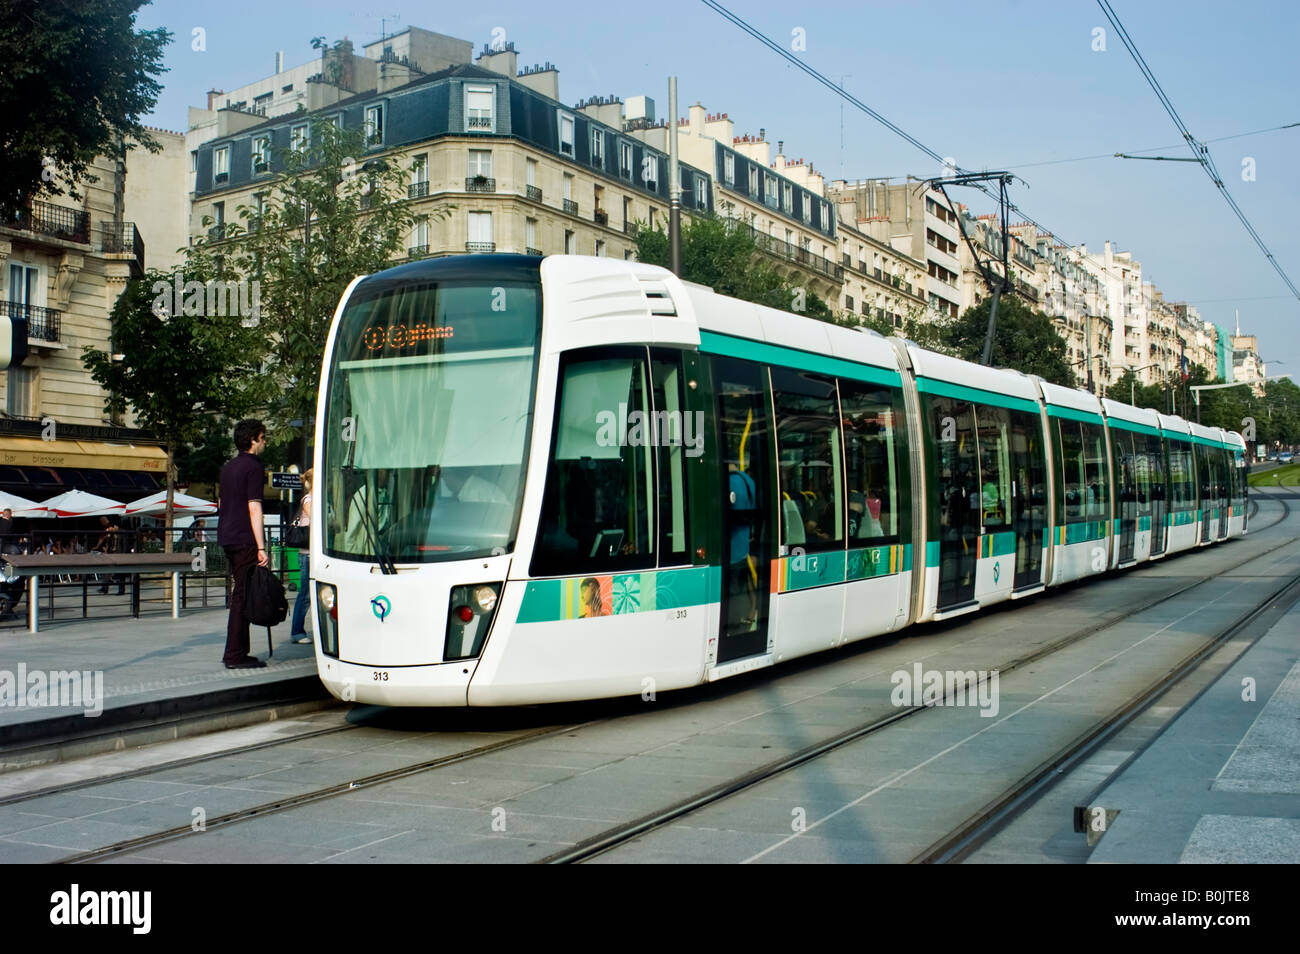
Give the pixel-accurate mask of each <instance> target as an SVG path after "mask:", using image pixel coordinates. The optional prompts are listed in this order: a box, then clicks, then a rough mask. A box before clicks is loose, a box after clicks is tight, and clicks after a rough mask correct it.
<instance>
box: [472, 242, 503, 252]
mask: <svg viewBox="0 0 1300 954" xmlns="http://www.w3.org/2000/svg"><path fill="white" fill-rule="evenodd" d="M496 250H497V243H496V242H466V243H465V251H467V252H495V251H496Z"/></svg>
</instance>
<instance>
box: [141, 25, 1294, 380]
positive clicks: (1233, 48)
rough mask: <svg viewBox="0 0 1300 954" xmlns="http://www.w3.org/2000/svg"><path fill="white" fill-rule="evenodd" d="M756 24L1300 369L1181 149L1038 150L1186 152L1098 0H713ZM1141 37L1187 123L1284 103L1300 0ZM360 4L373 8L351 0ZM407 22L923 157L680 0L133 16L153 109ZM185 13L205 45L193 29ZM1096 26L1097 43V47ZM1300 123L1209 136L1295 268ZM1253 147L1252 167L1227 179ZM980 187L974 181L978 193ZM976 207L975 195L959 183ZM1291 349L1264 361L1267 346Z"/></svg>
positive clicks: (1260, 269)
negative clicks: (163, 39) (325, 45)
mask: <svg viewBox="0 0 1300 954" xmlns="http://www.w3.org/2000/svg"><path fill="white" fill-rule="evenodd" d="M723 5H724V6H726V7H727V8H728V9H730V10H731V11H732V12H733V13H735V14H737V15H739V16H740V17H742V18H744V19H745V20H747V21H748V22H749V23H750V24H751V25H752V26H754V27H755V28H757V29H759V30H761V31H762V32H764V33H766V34H767V35H768V36H770V37H772V38H773V39H775V40H777V41H778V42H784V43H786V44H789V43H790V42H791V38H792V34H793V31H794V30H795V29H796V28H802V30H803V31H804V35H805V37H806V50H805V51H803V52H801V53H799V55H800V56H801V57H803V58H804V59H805V61H806V62H807V63H809V64H810V65H811V66H813V67H815V68H816V69H818V70H820V71H821V72H822V73H824V74H826V75H829V76H832V77H833V78H835V79H837V80H838V79H839V78H840V77H841V76H843V75H844V74H848V75H847V76H845V77H844V79H843V83H844V87H845V89H846V90H848V91H850V92H852V93H853V94H854V95H855V96H857V97H858V98H859V99H861V100H862V101H864V102H866V103H867V104H868V105H870V106H872V107H873V108H874V109H876V110H877V111H879V112H881V113H882V114H884V115H885V116H886V117H887V118H889V119H890V120H892V121H893V122H895V123H896V124H898V125H899V126H901V127H903V128H904V129H906V130H907V131H908V132H910V133H911V134H912V135H914V136H915V137H916V138H918V139H919V140H921V141H922V142H924V143H926V144H927V145H929V146H930V147H931V148H933V149H935V150H936V151H938V152H939V153H940V154H942V155H945V156H953V157H954V158H955V159H956V160H957V162H958V164H959V165H961V166H963V167H965V168H970V169H980V168H990V169H996V168H1009V169H1011V170H1012V171H1014V172H1017V173H1018V174H1019V175H1021V176H1022V177H1023V178H1024V179H1025V180H1026V181H1027V182H1028V187H1026V186H1025V185H1023V184H1021V183H1019V182H1018V183H1016V186H1015V188H1014V191H1013V194H1012V198H1013V201H1015V202H1016V203H1017V204H1018V205H1020V206H1021V207H1022V208H1024V209H1025V210H1026V211H1027V212H1028V213H1029V214H1030V215H1032V216H1033V217H1034V218H1035V219H1036V220H1037V221H1038V222H1040V223H1042V224H1044V225H1046V226H1047V227H1049V228H1051V229H1052V230H1053V231H1054V232H1056V233H1057V234H1058V235H1059V236H1061V237H1062V238H1063V239H1065V240H1066V241H1068V242H1070V243H1075V244H1077V243H1080V242H1086V243H1087V244H1088V248H1089V250H1090V251H1092V250H1094V249H1097V250H1099V249H1100V248H1101V246H1102V243H1103V242H1104V241H1105V240H1107V239H1109V240H1111V241H1112V242H1113V243H1114V244H1115V246H1116V247H1117V248H1118V249H1120V250H1128V251H1132V252H1133V254H1134V256H1135V257H1136V258H1137V259H1138V260H1139V261H1141V263H1142V266H1143V277H1144V278H1145V279H1146V280H1148V281H1154V282H1155V283H1156V285H1157V286H1158V287H1159V288H1160V289H1161V290H1162V291H1163V292H1164V293H1165V296H1166V297H1167V298H1168V299H1171V300H1186V301H1190V302H1192V303H1193V304H1195V305H1197V307H1198V308H1199V309H1200V311H1201V314H1202V315H1203V316H1204V317H1206V318H1208V319H1209V320H1211V321H1214V322H1216V323H1217V324H1220V325H1222V326H1224V327H1227V328H1229V330H1231V328H1232V325H1233V320H1234V319H1233V312H1234V309H1240V312H1241V326H1242V330H1243V331H1244V332H1247V333H1255V334H1258V335H1259V348H1260V353H1261V355H1262V356H1263V357H1264V359H1265V360H1267V361H1269V362H1270V367H1269V373H1270V374H1273V373H1287V372H1290V373H1293V374H1295V373H1300V334H1297V333H1296V332H1297V329H1298V328H1300V325H1298V324H1297V317H1298V316H1300V301H1297V300H1296V299H1295V298H1293V297H1291V296H1290V295H1289V292H1288V290H1287V288H1286V286H1285V285H1284V284H1283V282H1282V280H1281V279H1280V278H1279V277H1278V276H1277V274H1276V273H1275V272H1274V271H1273V269H1272V267H1271V266H1270V265H1269V264H1268V262H1267V261H1266V260H1265V259H1264V256H1263V254H1262V253H1261V252H1260V251H1259V249H1258V248H1257V247H1256V246H1255V245H1254V243H1253V242H1252V241H1251V240H1250V238H1249V236H1248V235H1247V234H1246V232H1245V230H1244V229H1243V228H1242V226H1241V225H1240V223H1238V221H1237V220H1236V218H1235V217H1234V216H1233V214H1232V212H1231V211H1230V210H1229V208H1228V206H1227V204H1226V203H1225V202H1224V201H1223V199H1222V198H1221V197H1220V196H1219V195H1218V194H1217V190H1215V189H1214V187H1213V186H1212V185H1211V184H1210V181H1209V178H1208V177H1207V176H1206V175H1205V173H1204V172H1203V171H1201V170H1200V169H1199V168H1198V167H1197V166H1196V165H1195V164H1192V163H1169V162H1140V161H1129V160H1122V159H1114V158H1101V159H1091V160H1087V161H1080V162H1065V163H1057V164H1051V165H1030V164H1031V163H1040V162H1044V161H1047V160H1057V159H1069V158H1074V157H1080V156H1094V155H1097V154H1104V155H1106V156H1109V155H1110V154H1112V153H1114V152H1121V151H1123V152H1129V151H1137V150H1143V149H1153V148H1156V147H1161V146H1168V147H1169V148H1168V149H1167V150H1165V151H1164V152H1161V153H1159V154H1161V155H1182V156H1185V155H1188V154H1189V153H1188V152H1187V150H1186V147H1184V146H1180V145H1179V136H1178V133H1177V132H1176V131H1175V129H1174V127H1173V124H1172V123H1171V122H1170V120H1169V118H1168V117H1167V116H1166V115H1165V113H1164V111H1163V109H1162V108H1161V107H1160V104H1159V102H1158V101H1157V99H1156V97H1155V94H1154V93H1152V91H1151V90H1150V88H1149V87H1148V86H1147V84H1146V82H1145V81H1144V80H1143V79H1142V77H1141V75H1140V73H1139V72H1138V69H1137V67H1136V66H1135V64H1134V63H1133V61H1132V59H1131V58H1130V57H1129V55H1128V53H1127V51H1126V50H1125V49H1124V47H1123V45H1122V43H1121V42H1120V41H1119V38H1118V37H1116V36H1114V35H1113V32H1112V31H1111V29H1110V27H1109V24H1107V23H1106V20H1105V17H1104V16H1103V14H1102V12H1101V10H1100V8H1099V7H1098V6H1097V5H1096V3H1095V2H1091V0H1071V2H1060V3H1058V2H1049V3H1042V2H1031V0H988V2H983V3H979V4H973V3H966V2H926V3H905V4H899V3H895V4H884V3H880V4H877V3H864V2H862V0H857V2H846V3H819V4H799V3H792V2H788V0H787V2H779V3H778V2H769V0H764V2H749V0H724V2H723ZM1112 5H1113V7H1114V9H1115V11H1116V12H1117V13H1118V15H1119V16H1120V18H1121V19H1122V21H1123V22H1124V25H1125V26H1126V27H1127V29H1128V32H1129V34H1130V36H1131V37H1132V38H1133V40H1134V42H1135V43H1136V44H1137V46H1138V49H1139V50H1140V51H1141V52H1142V54H1143V56H1144V57H1145V58H1146V61H1147V63H1148V65H1149V66H1150V67H1151V69H1152V71H1153V72H1154V73H1155V75H1156V78H1157V79H1158V80H1159V81H1160V83H1161V85H1162V86H1163V87H1164V90H1165V92H1166V93H1167V94H1168V96H1169V97H1170V99H1171V100H1172V101H1173V103H1174V105H1175V107H1176V108H1177V109H1178V111H1179V113H1180V114H1181V115H1182V118H1183V120H1184V122H1186V124H1187V125H1188V127H1189V128H1190V129H1191V131H1192V133H1193V135H1195V136H1196V137H1197V138H1199V139H1201V140H1207V139H1211V138H1215V137H1220V136H1229V135H1233V134H1237V133H1242V132H1248V131H1252V130H1258V129H1264V128H1266V127H1272V126H1280V125H1283V124H1285V123H1291V122H1297V121H1300V102H1297V98H1296V95H1295V94H1296V79H1295V74H1294V65H1293V64H1294V61H1295V50H1296V48H1297V44H1298V41H1300V5H1295V4H1292V3H1287V2H1255V3H1251V4H1249V5H1246V6H1240V5H1237V6H1233V5H1228V4H1216V3H1212V2H1206V0H1193V2H1176V3H1175V2H1160V3H1152V2H1136V0H1112ZM360 6H367V7H368V9H369V10H372V11H373V12H357V10H358V7H360ZM381 17H387V23H386V29H387V32H389V33H392V32H396V31H398V30H401V29H403V28H405V27H407V26H412V25H414V26H420V27H424V28H426V29H429V30H435V31H437V32H439V33H445V34H449V35H451V36H455V37H460V38H463V39H467V40H470V41H471V42H473V43H474V45H475V48H476V50H478V49H481V48H482V47H483V45H484V44H485V43H488V42H490V41H491V39H492V36H493V30H494V28H497V27H500V28H502V29H504V30H505V36H506V39H508V40H511V41H513V42H514V44H515V47H516V48H517V50H518V51H519V58H520V64H521V65H522V64H524V63H528V64H531V63H533V62H542V61H544V60H550V61H551V62H552V63H554V64H555V65H556V66H557V67H558V68H559V70H560V97H561V99H562V100H564V101H565V102H569V103H573V102H576V101H577V100H578V99H581V98H585V97H588V96H592V95H609V94H611V93H613V94H616V95H618V96H621V97H622V98H624V99H626V98H627V97H629V96H634V95H637V94H646V95H649V96H652V97H653V98H654V99H655V102H656V108H657V110H658V114H659V116H660V117H661V118H662V117H663V116H664V115H665V114H666V113H667V105H668V103H667V100H668V93H667V77H668V76H669V75H670V74H676V75H677V77H678V88H679V100H680V102H679V106H680V109H681V112H682V113H683V114H684V113H685V110H686V107H687V106H688V105H689V104H691V103H694V102H697V101H699V102H701V103H702V104H703V105H704V106H706V107H707V108H708V110H709V111H710V112H726V113H728V114H729V115H730V117H731V118H732V119H733V120H734V121H735V123H736V132H737V134H738V135H739V134H743V133H746V132H749V133H757V131H758V129H759V127H764V128H765V129H766V130H767V136H768V139H769V140H771V141H773V143H775V141H776V140H778V139H779V140H784V141H785V146H786V155H788V156H790V157H792V158H799V157H802V158H804V159H805V160H809V161H811V162H813V163H814V165H815V166H816V168H817V169H819V170H820V171H822V172H824V173H825V174H826V175H827V176H828V178H837V177H838V176H839V175H840V170H841V168H843V172H844V174H845V175H846V176H847V177H848V178H850V179H853V178H865V177H873V176H893V175H903V174H907V173H912V174H914V175H920V176H930V175H937V174H938V172H939V170H937V169H935V168H932V167H933V166H934V163H933V162H932V161H931V160H930V159H929V158H928V157H926V156H925V155H924V154H922V153H919V152H917V151H916V149H915V148H914V147H912V146H910V145H908V144H907V143H906V142H904V141H903V140H901V139H899V138H897V137H896V136H895V135H894V134H893V133H891V132H889V131H888V130H886V129H884V128H883V127H882V126H880V125H878V124H877V123H876V122H875V121H874V120H872V119H871V118H870V117H869V116H866V115H865V114H863V113H860V112H858V111H857V110H856V109H854V108H853V107H852V106H848V105H846V106H845V107H844V111H843V116H844V119H843V149H842V150H841V125H840V101H839V99H838V97H836V96H835V95H834V94H833V93H832V92H830V91H827V90H825V89H824V88H822V87H821V86H819V85H818V84H817V83H816V82H815V81H813V80H812V79H811V78H809V77H807V76H805V75H804V74H803V73H801V72H800V71H798V70H796V69H795V68H794V67H793V66H791V65H789V64H788V63H786V62H785V61H784V60H782V59H781V58H780V57H778V56H777V55H776V54H775V53H773V52H771V51H770V50H768V49H766V48H765V47H763V46H762V45H761V44H759V43H758V41H756V40H754V39H752V38H751V37H749V36H747V35H746V34H745V33H743V32H742V31H741V30H740V29H739V28H737V27H736V26H734V25H732V24H731V23H729V22H727V21H726V20H725V19H724V18H723V17H722V16H720V15H719V14H717V13H716V12H714V11H713V10H711V9H710V8H709V7H707V6H705V5H704V4H703V3H700V2H696V0H665V2H662V3H652V4H639V3H638V4H634V5H628V6H624V5H621V4H611V3H608V2H603V3H597V2H576V3H563V4H561V5H558V6H557V5H552V4H539V3H536V2H535V0H530V2H523V0H495V2H493V3H490V4H488V3H484V4H429V3H416V2H407V0H377V2H375V3H374V4H371V5H363V4H358V3H356V2H355V0H314V2H309V0H273V2H266V0H261V2H252V0H227V2H226V3H224V4H220V5H213V4H210V3H199V2H192V0H162V2H158V3H155V4H153V5H152V6H148V7H145V8H144V9H143V10H142V11H141V12H140V14H139V17H138V24H139V25H140V26H142V27H154V26H164V27H166V28H167V29H169V30H171V31H172V33H173V34H174V35H175V40H174V42H173V45H172V46H171V48H170V50H169V52H168V55H167V65H168V67H170V72H169V73H167V74H165V75H164V77H163V82H164V84H165V87H166V88H165V90H164V92H163V95H162V97H161V99H160V101H159V104H158V109H157V111H156V112H155V114H154V115H153V117H152V119H151V120H150V122H151V123H152V124H154V125H158V126H162V127H164V128H170V129H177V130H181V129H184V127H185V121H186V108H187V107H188V106H192V105H194V106H197V105H203V104H204V102H205V96H204V93H205V91H206V90H207V89H208V88H209V87H217V88H220V89H231V88H233V87H236V86H240V85H243V84H245V83H249V82H252V81H253V80H255V79H260V78H262V77H265V76H268V75H270V74H271V72H272V69H273V66H274V56H275V52H276V51H277V50H283V51H284V52H285V63H286V65H287V66H296V65H299V64H301V63H304V62H307V61H308V60H310V59H312V56H313V53H312V50H311V46H310V39H311V37H313V36H319V35H324V36H326V37H328V38H329V40H330V41H333V40H336V39H339V38H341V37H343V36H347V37H349V38H351V39H352V40H353V42H354V43H356V44H357V45H358V46H360V45H361V44H362V43H365V42H370V41H371V40H374V39H378V37H379V35H380V30H381ZM195 27H202V28H203V29H204V30H205V31H206V45H207V49H206V51H204V52H195V51H193V50H192V49H191V36H192V31H193V29H194V28H195ZM1097 27H1105V28H1106V50H1105V51H1104V52H1096V51H1094V50H1093V45H1094V33H1093V31H1094V29H1095V28H1097ZM1298 147H1300V128H1296V129H1288V130H1283V131H1280V132H1270V133H1266V134H1262V135H1257V136H1250V137H1247V138H1240V139H1231V140H1228V141H1226V142H1220V143H1214V144H1212V145H1211V146H1210V149H1211V152H1212V154H1213V156H1214V159H1215V162H1216V164H1217V165H1218V168H1219V171H1220V172H1221V173H1222V174H1223V176H1224V179H1225V182H1226V183H1227V186H1228V188H1229V190H1230V191H1231V192H1232V194H1233V196H1234V197H1235V198H1236V199H1237V201H1238V203H1239V204H1240V205H1241V207H1242V209H1243V210H1244V211H1245V212H1246V214H1247V216H1248V217H1249V218H1250V220H1251V222H1252V223H1253V224H1254V225H1255V228H1256V229H1257V230H1258V231H1259V233H1260V234H1261V236H1262V237H1263V238H1264V241H1265V242H1266V243H1267V244H1268V245H1269V247H1270V249H1271V250H1272V252H1273V253H1274V255H1275V256H1276V257H1277V260H1278V261H1279V262H1280V263H1281V265H1282V267H1283V268H1284V269H1285V270H1286V272H1287V274H1288V275H1290V277H1291V279H1292V281H1294V282H1296V284H1297V285H1300V227H1298V225H1300V223H1297V220H1296V215H1297V211H1300V201H1298V200H1300V179H1298V177H1297V170H1300V163H1298V162H1297V153H1300V148H1298ZM1246 157H1250V158H1253V159H1254V160H1255V170H1256V179H1255V181H1253V182H1245V181H1243V180H1242V178H1241V170H1242V161H1243V159H1244V158H1246ZM975 195H978V193H975ZM969 204H970V205H971V206H972V208H974V210H975V211H976V212H983V211H991V209H988V208H985V207H983V206H981V205H980V203H978V202H975V201H973V200H971V201H970V202H969ZM1279 361H1280V362H1283V363H1282V364H1280V365H1278V364H1276V362H1279Z"/></svg>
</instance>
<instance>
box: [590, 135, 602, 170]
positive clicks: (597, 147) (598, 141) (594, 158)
mask: <svg viewBox="0 0 1300 954" xmlns="http://www.w3.org/2000/svg"><path fill="white" fill-rule="evenodd" d="M591 164H592V165H593V166H603V165H604V164H605V133H604V132H602V131H601V130H599V129H593V130H592V131H591Z"/></svg>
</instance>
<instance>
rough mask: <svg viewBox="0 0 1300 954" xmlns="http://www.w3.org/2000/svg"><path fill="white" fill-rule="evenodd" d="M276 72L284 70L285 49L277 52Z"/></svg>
mask: <svg viewBox="0 0 1300 954" xmlns="http://www.w3.org/2000/svg"><path fill="white" fill-rule="evenodd" d="M275 72H276V73H277V74H279V73H283V72H284V50H278V51H277V52H276V54H275Z"/></svg>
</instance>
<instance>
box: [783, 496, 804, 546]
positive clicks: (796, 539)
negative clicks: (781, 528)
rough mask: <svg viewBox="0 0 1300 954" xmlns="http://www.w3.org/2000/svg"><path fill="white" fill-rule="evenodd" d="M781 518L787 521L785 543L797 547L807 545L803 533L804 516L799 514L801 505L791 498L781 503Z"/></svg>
mask: <svg viewBox="0 0 1300 954" xmlns="http://www.w3.org/2000/svg"><path fill="white" fill-rule="evenodd" d="M781 516H782V518H783V519H784V521H785V542H786V543H787V544H789V545H790V546H796V547H801V546H803V545H804V544H805V543H807V542H808V541H807V538H806V537H805V535H804V531H803V514H801V513H800V512H799V505H798V504H796V503H795V502H794V501H793V500H791V499H790V498H789V497H787V498H786V499H785V500H782V501H781Z"/></svg>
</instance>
